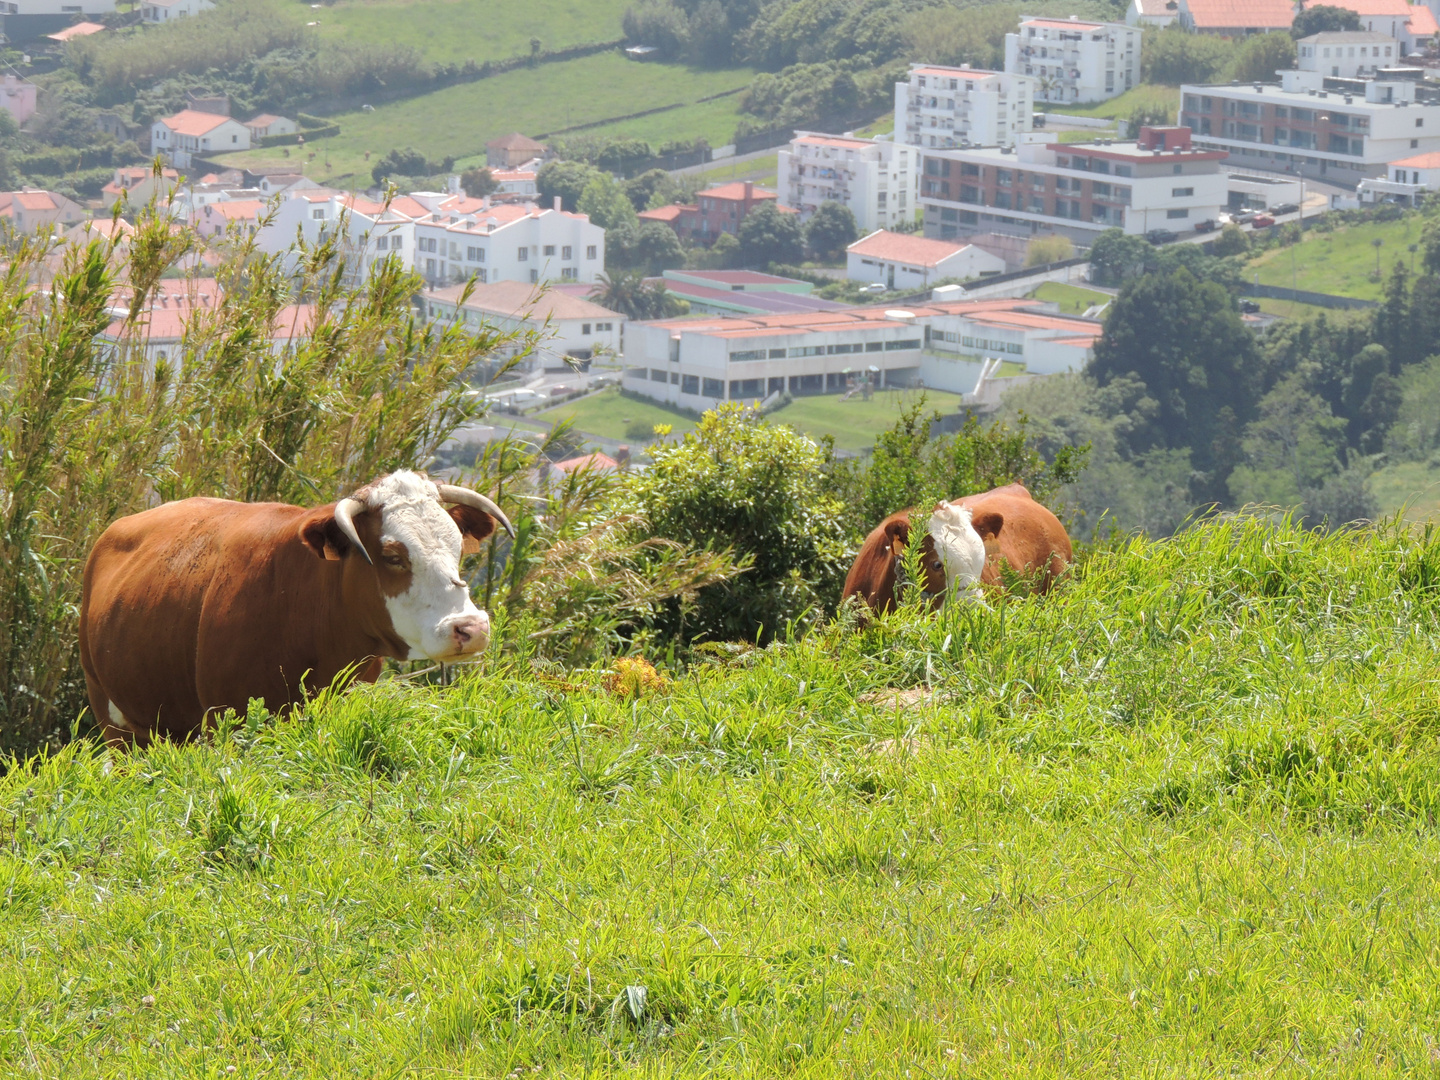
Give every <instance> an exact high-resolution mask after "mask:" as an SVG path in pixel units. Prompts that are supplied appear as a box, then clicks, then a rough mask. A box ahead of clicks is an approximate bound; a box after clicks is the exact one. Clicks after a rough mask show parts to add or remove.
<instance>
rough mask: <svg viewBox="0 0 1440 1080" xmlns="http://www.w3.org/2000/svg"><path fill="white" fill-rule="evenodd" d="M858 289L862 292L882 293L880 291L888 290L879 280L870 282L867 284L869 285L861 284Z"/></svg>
mask: <svg viewBox="0 0 1440 1080" xmlns="http://www.w3.org/2000/svg"><path fill="white" fill-rule="evenodd" d="M860 291H861V292H862V293H882V292H887V291H888V290H887V288H886V287H885V286H884V285H882V284H881V283H880V282H878V281H876V282H872V283H871V284H869V285H862V286H860Z"/></svg>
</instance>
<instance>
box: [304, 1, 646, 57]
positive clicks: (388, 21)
mask: <svg viewBox="0 0 1440 1080" xmlns="http://www.w3.org/2000/svg"><path fill="white" fill-rule="evenodd" d="M626 6H627V5H626V3H625V0H590V2H588V3H585V4H573V3H568V2H566V0H527V2H526V3H523V4H500V3H495V2H494V0H438V2H437V0H340V2H339V3H336V4H333V5H330V6H327V7H325V8H324V9H323V10H322V11H321V12H319V13H317V14H316V15H315V18H316V19H317V20H318V21H319V23H320V26H319V28H318V29H319V32H320V34H321V35H322V36H336V37H344V38H347V39H349V40H352V41H362V42H366V43H367V44H375V45H403V46H409V47H410V48H413V49H418V50H419V51H420V52H421V53H422V54H423V55H424V57H425V59H426V60H427V61H429V62H431V63H436V64H463V63H464V62H465V61H466V60H474V61H475V62H476V63H477V64H478V63H484V62H485V61H486V60H502V59H505V58H507V57H511V56H527V55H529V53H530V40H531V39H532V38H538V39H539V40H540V43H541V47H542V48H544V49H563V48H565V47H566V46H568V45H579V44H582V43H585V42H591V41H613V40H615V39H616V38H618V37H620V36H621V31H620V18H621V16H622V15H624V14H625V8H626Z"/></svg>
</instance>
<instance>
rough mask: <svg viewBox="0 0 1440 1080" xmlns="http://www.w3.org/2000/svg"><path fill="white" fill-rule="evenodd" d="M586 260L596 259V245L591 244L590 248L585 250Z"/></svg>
mask: <svg viewBox="0 0 1440 1080" xmlns="http://www.w3.org/2000/svg"><path fill="white" fill-rule="evenodd" d="M585 258H587V259H593V258H595V245H594V244H591V245H590V246H589V247H587V248H586V249H585Z"/></svg>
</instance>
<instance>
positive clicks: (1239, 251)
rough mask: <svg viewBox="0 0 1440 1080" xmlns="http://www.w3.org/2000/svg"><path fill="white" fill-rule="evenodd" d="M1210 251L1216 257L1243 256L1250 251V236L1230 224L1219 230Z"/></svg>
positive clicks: (1233, 224) (1232, 223) (1237, 226)
mask: <svg viewBox="0 0 1440 1080" xmlns="http://www.w3.org/2000/svg"><path fill="white" fill-rule="evenodd" d="M1210 250H1211V251H1213V252H1214V253H1215V254H1216V255H1220V256H1225V255H1244V254H1245V253H1246V252H1247V251H1249V250H1250V236H1249V234H1248V233H1247V232H1246V231H1245V230H1244V229H1242V228H1241V227H1240V226H1239V225H1236V224H1235V223H1234V222H1231V223H1230V224H1229V225H1226V226H1225V227H1224V228H1223V229H1221V230H1220V235H1219V236H1217V237H1216V238H1215V240H1214V243H1212V244H1211V246H1210Z"/></svg>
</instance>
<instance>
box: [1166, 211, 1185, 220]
mask: <svg viewBox="0 0 1440 1080" xmlns="http://www.w3.org/2000/svg"><path fill="white" fill-rule="evenodd" d="M1165 216H1166V217H1167V218H1170V219H1171V220H1175V219H1177V218H1188V217H1189V216H1190V211H1189V210H1188V209H1186V210H1166V211H1165Z"/></svg>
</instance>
